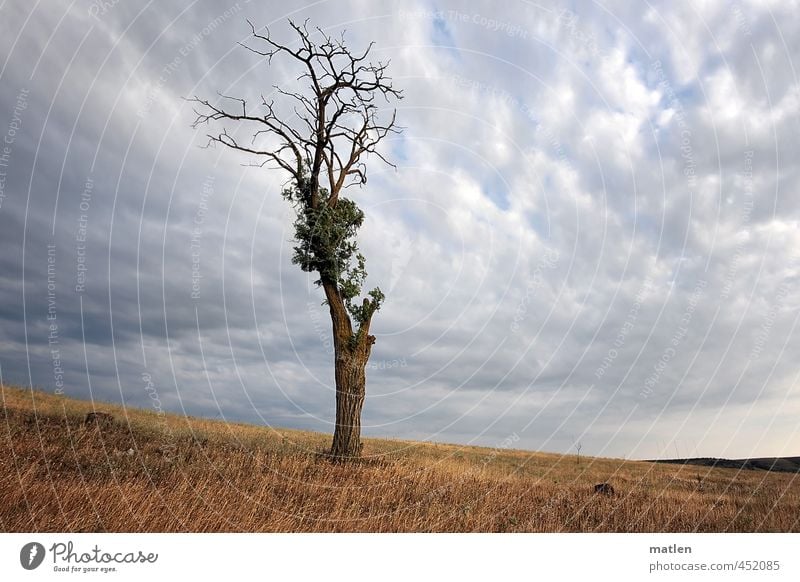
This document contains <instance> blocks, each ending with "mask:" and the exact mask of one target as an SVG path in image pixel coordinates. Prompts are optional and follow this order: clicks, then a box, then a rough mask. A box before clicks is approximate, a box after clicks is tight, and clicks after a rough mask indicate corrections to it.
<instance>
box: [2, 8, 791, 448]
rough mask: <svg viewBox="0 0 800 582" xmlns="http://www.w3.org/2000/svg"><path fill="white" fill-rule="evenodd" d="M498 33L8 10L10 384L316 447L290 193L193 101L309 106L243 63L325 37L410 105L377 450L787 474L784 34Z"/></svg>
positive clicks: (365, 17) (380, 353) (690, 20)
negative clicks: (272, 40)
mask: <svg viewBox="0 0 800 582" xmlns="http://www.w3.org/2000/svg"><path fill="white" fill-rule="evenodd" d="M498 4H499V3H496V2H488V1H486V2H479V1H471V2H432V1H417V2H414V1H403V2H400V1H399V0H398V1H385V2H375V1H367V0H361V1H357V0H353V1H346V0H336V1H327V2H326V1H319V2H313V3H303V2H292V1H286V2H272V1H267V2H249V1H246V0H239V1H238V2H231V1H230V0H227V1H226V2H218V1H215V2H211V1H210V0H209V1H202V2H201V1H197V2H193V3H189V2H186V3H183V4H182V5H181V3H155V2H149V3H145V2H134V1H132V0H79V1H76V2H72V3H66V2H57V1H56V0H45V1H42V2H35V3H34V2H25V1H22V0H5V1H2V2H1V3H0V134H2V137H1V138H0V139H2V140H3V143H0V249H1V250H2V252H0V374H2V380H3V381H4V382H5V383H9V384H21V385H27V384H33V385H35V386H39V387H41V388H43V389H45V390H48V391H56V390H63V392H64V393H65V394H67V395H69V396H76V397H80V398H89V397H93V398H96V399H100V400H111V401H124V402H125V403H126V404H128V405H131V406H142V407H153V406H157V405H158V402H160V403H161V405H162V406H163V408H164V409H166V410H169V411H174V412H178V413H184V412H185V413H186V414H192V415H202V416H208V417H212V418H224V419H227V420H230V421H246V422H253V423H258V424H265V425H271V426H282V427H297V428H307V429H314V430H320V431H326V432H332V421H333V405H334V392H333V374H332V357H331V351H332V350H331V345H330V341H331V334H330V330H329V321H328V319H327V308H325V307H323V306H322V305H321V302H322V293H321V290H319V289H317V288H316V287H315V286H314V284H313V278H311V277H309V276H308V275H307V274H305V273H302V272H300V271H299V269H298V268H297V267H296V266H294V265H292V264H291V262H290V259H291V247H292V229H291V220H292V213H291V209H290V208H289V207H287V205H286V204H285V202H284V201H283V200H282V199H281V197H280V189H281V185H282V184H283V183H284V182H285V180H286V178H287V177H286V176H285V175H283V174H281V173H280V172H278V171H271V170H268V169H259V168H254V167H251V166H248V163H249V162H251V161H252V160H250V159H248V158H247V157H246V156H244V155H238V153H237V152H232V151H226V150H224V149H222V148H217V149H203V148H201V147H200V146H202V145H204V144H205V143H206V139H205V133H204V132H203V131H196V130H193V129H192V128H191V122H192V121H193V119H194V115H193V114H192V108H191V104H189V103H186V102H185V101H184V100H183V98H184V97H191V96H193V95H199V96H201V97H209V98H215V96H216V95H217V92H218V91H219V92H222V93H226V94H233V95H239V96H242V97H246V98H250V99H258V98H259V95H261V94H264V95H267V96H269V95H271V94H272V93H273V92H274V88H273V87H274V85H279V86H281V87H287V88H294V89H299V88H300V87H299V86H298V85H297V82H296V77H297V75H298V71H297V69H296V68H294V67H293V65H292V64H291V63H288V62H286V61H278V60H275V61H273V65H272V66H271V67H270V66H267V64H266V63H265V62H264V61H263V60H260V59H259V57H257V56H256V55H253V54H252V53H249V52H247V51H246V50H244V49H243V48H241V47H240V46H239V45H238V44H237V43H238V42H240V41H244V40H246V37H247V35H248V33H249V31H250V29H249V26H248V25H247V23H246V19H248V18H249V19H251V20H252V21H253V22H254V23H255V24H256V25H257V26H259V27H260V26H268V27H269V29H270V31H271V32H272V34H273V35H274V36H275V37H276V38H278V39H280V40H283V41H285V42H287V43H292V42H295V41H296V38H295V37H294V36H292V34H290V32H291V31H290V30H289V29H288V26H287V18H292V19H295V20H297V21H302V20H304V19H306V18H308V19H310V24H312V25H314V26H319V27H320V28H321V29H323V30H324V31H326V32H327V33H330V34H339V33H340V32H341V31H342V30H346V40H347V43H348V45H349V46H350V47H352V48H353V49H354V50H359V49H361V48H364V47H366V45H367V44H368V43H369V42H370V41H372V40H375V41H376V45H375V47H374V48H373V53H372V54H373V56H374V58H375V59H380V60H391V65H390V73H391V75H392V77H393V79H394V81H395V86H396V87H398V88H401V89H402V90H403V92H404V99H403V100H402V101H401V102H399V103H398V104H397V116H398V122H399V123H400V125H402V126H403V127H404V131H403V133H402V134H401V135H399V136H395V137H393V138H392V139H387V140H386V141H385V142H383V144H382V150H381V151H382V153H384V155H386V156H387V157H388V158H390V159H392V160H393V161H394V162H395V163H396V165H397V168H396V169H393V168H391V167H389V166H386V165H385V164H382V163H381V162H380V160H379V159H377V158H375V159H372V160H370V161H369V163H368V171H369V181H368V184H367V185H366V186H365V187H363V188H361V189H360V190H357V189H350V190H348V193H349V195H350V196H351V197H353V198H354V199H355V200H356V201H357V202H358V203H359V204H360V205H361V206H362V208H363V209H364V210H365V212H366V215H367V219H366V222H365V226H364V228H363V231H362V235H363V236H362V243H361V246H362V250H363V252H364V254H365V255H366V257H367V267H368V271H369V275H370V276H369V281H368V284H369V285H370V287H371V286H374V285H380V286H381V287H382V289H383V290H384V292H385V293H386V295H387V300H386V303H385V306H384V309H383V310H382V311H381V312H380V313H379V314H378V315H377V316H376V319H375V321H374V324H373V331H374V333H375V334H376V336H377V343H376V345H375V347H374V350H373V357H372V360H371V365H370V368H369V370H368V386H367V391H368V397H367V401H366V405H365V408H364V424H365V433H366V434H368V435H373V436H385V437H393V438H412V439H426V440H433V441H449V442H459V443H472V444H483V445H488V446H498V445H500V444H501V443H503V442H504V441H506V442H507V439H508V438H509V437H511V438H512V439H513V440H515V441H516V442H515V446H519V447H523V448H530V449H537V450H545V451H557V452H568V451H574V447H575V444H576V443H581V445H582V453H583V454H589V455H603V456H620V457H628V458H652V457H670V456H673V457H674V456H678V455H680V456H689V455H697V456H728V457H744V456H751V455H798V454H800V433H799V432H798V428H800V425H799V424H798V418H800V390H798V372H800V366H799V365H798V362H800V343H799V342H798V336H800V332H799V331H798V330H796V324H797V321H798V314H800V312H798V307H799V306H800V295H799V294H798V290H797V283H798V277H799V276H800V256H799V254H798V253H799V252H800V232H799V231H798V218H800V196H798V194H800V188H798V184H799V183H800V176H799V175H798V173H799V172H800V156H799V155H798V146H797V135H798V132H799V130H800V124H798V121H799V120H800V116H799V115H798V112H800V85H798V78H797V71H796V69H795V61H796V59H797V58H798V57H800V20H798V19H797V18H796V13H797V10H798V6H797V2H789V1H786V0H781V1H780V2H764V1H759V2H746V1H742V2H738V3H730V2H726V1H703V2H699V1H698V2H685V3H684V2H680V3H673V2H665V3H655V4H644V5H640V4H631V3H628V2H604V3H595V2H588V1H586V2H567V3H553V4H550V3H547V4H545V5H539V4H535V3H532V2H525V1H522V0H514V1H511V2H503V3H502V7H501V6H498ZM154 397H157V398H158V401H155V400H153V398H154ZM516 439H518V440H516Z"/></svg>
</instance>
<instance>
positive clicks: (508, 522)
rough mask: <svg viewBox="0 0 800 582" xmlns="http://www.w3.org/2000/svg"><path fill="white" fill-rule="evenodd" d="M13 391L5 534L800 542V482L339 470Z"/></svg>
mask: <svg viewBox="0 0 800 582" xmlns="http://www.w3.org/2000/svg"><path fill="white" fill-rule="evenodd" d="M0 395H1V396H2V402H1V403H2V407H3V413H2V418H1V419H0V423H2V425H1V426H0V439H1V440H2V446H3V454H2V455H1V456H0V530H2V531H5V532H15V531H40V532H56V531H67V532H97V531H114V532H223V531H224V532H234V531H245V532H256V531H265V532H334V531H347V532H352V531H359V532H694V531H699V532H756V531H759V532H760V531H777V532H788V531H795V532H796V531H800V475H797V474H788V473H773V472H767V471H739V470H734V469H720V468H707V467H696V466H687V465H666V464H656V463H647V462H635V461H625V460H620V459H602V458H585V457H581V458H580V459H578V458H576V457H575V456H572V455H554V454H544V453H534V452H529V451H519V450H510V449H505V448H502V447H501V448H498V449H487V448H477V447H464V446H458V445H446V444H432V443H419V442H406V441H393V440H367V441H366V442H365V446H364V454H365V458H364V460H363V461H361V462H359V463H355V464H347V465H334V464H331V463H330V462H328V461H326V460H325V459H324V458H322V457H321V456H320V455H319V452H320V451H322V450H323V449H324V447H325V446H326V445H327V444H328V441H329V437H328V435H322V434H318V433H310V432H300V431H292V430H278V429H271V428H265V427H258V426H251V425H243V424H230V423H224V422H219V421H212V420H206V419H199V418H191V417H188V418H187V417H183V416H178V415H159V414H156V413H154V412H151V411H146V410H138V409H132V408H123V407H121V406H117V405H113V404H105V403H96V402H95V403H94V404H93V403H92V402H87V401H80V400H73V399H70V398H66V397H63V396H56V395H52V394H46V393H44V392H40V391H35V390H30V389H21V388H15V387H10V386H2V387H1V390H0ZM93 410H97V411H102V412H108V413H110V414H112V415H113V416H114V422H113V423H112V424H111V425H110V426H105V427H104V426H86V425H84V418H85V416H86V414H87V412H90V411H93ZM600 482H609V483H611V484H612V485H613V487H614V488H615V490H616V494H615V495H613V496H606V495H598V494H595V493H594V489H593V486H594V484H596V483H600Z"/></svg>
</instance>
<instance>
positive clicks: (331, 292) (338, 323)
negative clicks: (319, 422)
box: [323, 282, 375, 461]
mask: <svg viewBox="0 0 800 582" xmlns="http://www.w3.org/2000/svg"><path fill="white" fill-rule="evenodd" d="M323 288H324V289H325V296H326V297H327V299H328V306H329V307H330V314H331V322H332V324H333V346H334V353H335V356H334V357H335V362H334V366H335V377H336V428H335V430H334V432H333V444H332V445H331V451H330V456H331V457H332V458H333V459H334V460H336V461H347V460H352V459H356V458H358V457H359V456H360V455H361V448H362V445H361V409H362V407H363V406H364V398H365V396H366V371H365V368H366V366H367V361H368V360H369V356H370V352H371V351H372V344H374V343H375V337H374V336H371V335H369V333H368V332H369V328H368V326H367V327H366V328H365V327H363V326H362V328H361V329H359V331H358V333H356V334H355V335H354V334H353V328H352V324H351V322H350V317H349V316H348V314H347V308H346V307H345V304H344V301H342V298H341V295H340V294H339V289H338V286H337V285H335V284H334V283H326V282H323Z"/></svg>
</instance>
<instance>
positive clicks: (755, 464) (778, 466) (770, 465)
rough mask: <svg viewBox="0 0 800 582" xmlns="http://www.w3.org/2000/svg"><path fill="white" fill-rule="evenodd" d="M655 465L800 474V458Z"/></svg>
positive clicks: (700, 459) (703, 460) (702, 460)
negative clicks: (697, 466)
mask: <svg viewBox="0 0 800 582" xmlns="http://www.w3.org/2000/svg"><path fill="white" fill-rule="evenodd" d="M653 462H655V463H671V464H676V465H699V466H701V467H725V468H727V469H742V470H746V471H777V472H779V473H800V457H762V458H757V459H717V458H713V457H710V458H709V457H698V458H691V459H659V460H657V461H653Z"/></svg>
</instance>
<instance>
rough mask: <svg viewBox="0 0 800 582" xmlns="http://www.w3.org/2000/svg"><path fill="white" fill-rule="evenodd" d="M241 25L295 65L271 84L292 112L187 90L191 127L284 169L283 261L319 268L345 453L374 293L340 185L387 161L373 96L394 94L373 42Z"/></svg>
mask: <svg viewBox="0 0 800 582" xmlns="http://www.w3.org/2000/svg"><path fill="white" fill-rule="evenodd" d="M248 24H250V27H251V30H252V35H251V36H250V37H249V40H248V41H247V42H246V43H241V44H242V46H243V47H244V48H246V49H247V50H248V51H250V52H252V53H254V54H256V55H258V56H260V57H264V59H265V60H266V64H267V65H271V64H272V60H273V58H285V59H288V60H289V61H292V62H294V64H295V65H297V66H298V67H299V68H300V70H301V71H302V72H301V74H300V76H299V77H298V81H299V82H300V83H301V84H303V85H305V88H304V90H303V91H288V90H285V89H283V88H280V87H277V86H275V87H274V89H275V91H274V93H275V94H276V96H277V98H279V99H282V100H284V103H285V104H286V105H290V106H291V110H292V113H291V114H283V115H281V114H279V113H278V112H276V107H275V102H274V100H268V99H267V98H265V97H264V96H263V95H261V97H260V102H259V103H258V105H257V107H255V108H251V107H250V106H249V105H248V102H247V100H245V99H243V98H240V97H233V96H229V95H222V94H220V95H219V98H218V99H217V100H215V101H210V100H207V99H201V98H199V97H197V96H195V97H194V98H193V99H190V101H192V102H194V103H195V113H196V114H197V118H196V119H195V121H194V123H193V127H195V128H197V127H199V126H205V125H213V124H216V123H218V122H220V123H221V124H222V127H221V128H220V129H219V130H218V131H215V132H213V133H211V134H209V135H208V138H209V142H208V145H209V146H213V145H216V144H221V145H223V146H225V147H228V148H231V149H234V150H238V151H240V152H245V153H247V154H251V155H252V156H254V157H255V161H254V162H253V163H255V164H257V165H258V166H261V167H265V166H266V167H271V168H274V169H278V170H282V171H284V172H286V173H287V174H288V176H289V181H288V185H287V187H286V188H285V189H284V191H283V196H284V198H285V199H286V200H287V201H289V202H290V203H291V204H292V205H293V206H294V208H295V212H296V220H295V223H294V226H295V240H296V242H297V246H296V247H295V248H294V256H293V258H292V261H293V262H294V263H296V264H298V265H299V266H300V268H302V269H303V270H304V271H307V272H311V273H317V274H318V275H319V279H318V280H317V281H316V283H317V284H318V285H319V286H321V287H322V288H323V290H324V292H325V303H327V305H328V307H329V311H330V317H331V322H332V326H333V343H334V354H335V356H334V357H335V360H334V367H335V380H336V428H335V431H334V435H333V444H332V446H331V451H330V455H331V457H332V458H333V459H336V460H346V459H352V458H355V457H358V456H359V455H360V454H361V448H362V445H361V409H362V407H363V404H364V397H365V394H366V374H365V368H366V364H367V361H368V360H369V356H370V352H371V350H372V345H373V344H374V343H375V336H373V335H370V333H369V330H370V324H371V322H372V317H373V315H374V314H375V312H376V311H378V309H380V306H381V302H382V301H383V299H384V295H383V293H382V292H381V290H380V289H379V288H375V289H373V290H372V291H370V292H369V293H368V294H367V297H365V298H363V300H360V301H359V299H360V296H361V286H362V284H363V282H364V280H365V278H366V275H367V272H366V268H365V261H364V257H363V255H361V253H359V251H358V243H357V239H356V235H357V233H358V229H359V227H360V226H361V224H362V222H363V220H364V213H363V212H362V211H361V209H360V208H358V206H357V205H356V204H355V202H353V201H352V200H349V199H347V198H345V197H343V196H342V192H343V190H344V189H345V188H347V187H349V186H352V185H363V184H365V183H366V181H367V172H366V165H365V161H366V159H367V157H368V156H369V154H374V155H375V156H377V157H378V158H379V159H381V160H382V161H384V162H386V163H387V164H390V165H392V164H391V163H390V162H389V161H388V160H386V158H384V156H383V155H381V153H380V152H378V151H377V149H376V148H377V145H378V143H380V141H381V140H383V139H384V138H385V137H386V136H387V135H389V134H390V133H397V132H398V131H399V128H398V127H397V126H396V125H395V117H396V110H392V112H391V114H390V115H388V114H387V115H385V116H384V115H383V114H382V110H381V107H379V103H378V102H376V97H382V98H383V100H384V101H385V102H386V103H389V102H390V101H391V100H392V99H400V98H402V95H401V91H399V90H397V89H395V88H394V87H393V86H392V81H391V79H390V78H389V77H388V76H387V67H388V62H387V63H383V62H380V61H378V62H373V61H372V60H370V59H369V53H370V50H371V49H372V46H373V44H374V43H370V45H369V46H368V47H367V48H366V50H365V51H364V52H363V53H357V54H356V53H353V52H351V51H350V49H348V48H347V46H346V44H345V40H344V32H342V34H341V36H339V37H338V38H334V37H331V36H329V35H328V34H326V33H325V32H323V31H322V30H321V29H319V28H317V29H315V30H314V31H309V29H308V21H306V22H305V23H303V24H302V25H298V24H295V23H294V22H292V21H289V24H290V26H291V28H292V29H293V30H294V32H295V33H296V34H297V37H298V42H297V43H292V44H291V45H288V44H281V43H279V42H276V41H275V40H273V38H272V37H271V36H270V33H269V31H268V30H263V31H259V30H256V28H255V26H253V24H252V23H251V22H250V21H248ZM384 117H386V119H384ZM234 125H235V126H237V127H239V126H247V130H246V132H247V135H248V140H247V141H244V142H243V141H241V140H240V139H239V138H238V137H237V135H238V133H236V132H233V133H229V132H228V129H229V128H230V127H231V126H234Z"/></svg>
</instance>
